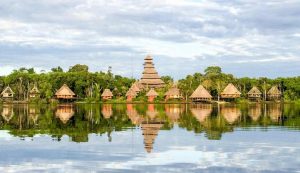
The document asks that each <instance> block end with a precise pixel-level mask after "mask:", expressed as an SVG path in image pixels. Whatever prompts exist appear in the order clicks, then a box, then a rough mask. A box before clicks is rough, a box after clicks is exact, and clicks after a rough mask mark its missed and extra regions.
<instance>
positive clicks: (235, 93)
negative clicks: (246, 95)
mask: <svg viewBox="0 0 300 173" xmlns="http://www.w3.org/2000/svg"><path fill="white" fill-rule="evenodd" d="M239 97H241V92H240V91H239V90H238V89H237V88H236V87H235V86H234V85H233V84H232V83H230V84H228V85H227V86H226V87H225V89H224V90H223V92H222V93H221V98H223V99H235V98H239Z"/></svg>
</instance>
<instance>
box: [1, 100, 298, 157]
mask: <svg viewBox="0 0 300 173" xmlns="http://www.w3.org/2000/svg"><path fill="white" fill-rule="evenodd" d="M0 112H1V115H2V116H1V118H0V122H1V124H0V125H1V126H0V128H1V129H2V130H8V131H9V132H10V133H11V134H13V135H14V136H17V137H26V136H34V135H35V134H40V133H44V134H49V135H51V136H52V138H53V139H55V140H60V139H61V138H62V136H64V135H67V136H69V137H70V139H71V140H72V141H74V142H87V141H88V138H89V137H88V136H89V134H92V133H93V134H99V135H102V134H104V133H106V134H107V139H108V141H112V140H113V137H112V134H113V133H114V132H117V131H123V130H127V129H134V128H139V129H141V132H142V135H143V137H144V144H145V149H146V151H147V152H151V151H152V149H153V148H155V147H153V145H154V143H155V142H154V141H155V138H156V137H157V136H159V131H160V130H171V129H173V128H174V127H175V126H179V127H180V128H181V129H185V130H187V131H193V132H194V133H195V134H201V133H204V135H205V136H206V137H207V138H208V139H212V140H220V139H221V138H222V134H224V133H227V132H233V131H234V129H236V128H244V127H252V126H257V127H264V128H265V127H268V126H280V127H286V128H293V129H298V130H299V129H300V118H299V116H295V115H299V112H300V108H299V107H298V106H295V105H282V104H266V105H262V104H249V105H232V104H224V105H212V104H192V105H184V104H148V105H144V104H126V105H122V104H119V105H113V104H103V105H97V104H91V105H88V104H79V105H74V104H61V105H58V106H49V105H42V106H37V105H2V106H0ZM20 129H21V130H20Z"/></svg>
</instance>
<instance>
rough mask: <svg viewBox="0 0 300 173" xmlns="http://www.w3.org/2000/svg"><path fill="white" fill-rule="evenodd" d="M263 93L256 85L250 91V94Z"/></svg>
mask: <svg viewBox="0 0 300 173" xmlns="http://www.w3.org/2000/svg"><path fill="white" fill-rule="evenodd" d="M261 94H262V93H261V92H260V91H259V89H258V88H257V87H256V86H254V87H253V88H252V89H251V90H250V91H249V92H248V95H261Z"/></svg>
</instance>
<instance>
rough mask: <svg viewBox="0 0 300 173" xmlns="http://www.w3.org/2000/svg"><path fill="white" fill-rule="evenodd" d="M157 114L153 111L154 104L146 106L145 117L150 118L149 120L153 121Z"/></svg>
mask: <svg viewBox="0 0 300 173" xmlns="http://www.w3.org/2000/svg"><path fill="white" fill-rule="evenodd" d="M157 114H158V111H157V110H156V109H155V106H154V104H148V109H147V111H146V115H147V116H148V117H149V118H150V119H152V120H153V119H154V118H155V117H156V116H157Z"/></svg>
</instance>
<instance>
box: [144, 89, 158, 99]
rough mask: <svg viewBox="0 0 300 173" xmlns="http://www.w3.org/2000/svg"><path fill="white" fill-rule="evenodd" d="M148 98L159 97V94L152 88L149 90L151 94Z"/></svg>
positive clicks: (148, 94)
mask: <svg viewBox="0 0 300 173" xmlns="http://www.w3.org/2000/svg"><path fill="white" fill-rule="evenodd" d="M146 96H147V97H149V96H158V94H157V92H156V91H155V90H154V89H153V88H151V89H150V90H149V92H148V93H147V94H146Z"/></svg>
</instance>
